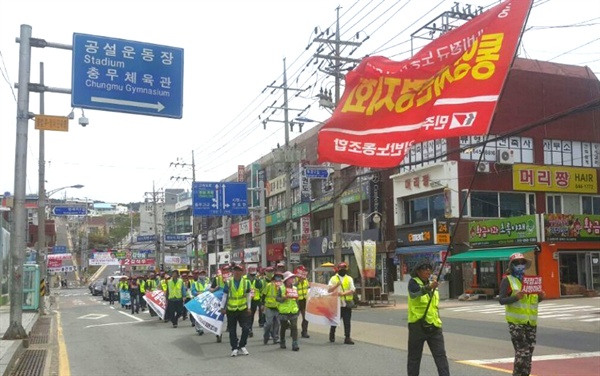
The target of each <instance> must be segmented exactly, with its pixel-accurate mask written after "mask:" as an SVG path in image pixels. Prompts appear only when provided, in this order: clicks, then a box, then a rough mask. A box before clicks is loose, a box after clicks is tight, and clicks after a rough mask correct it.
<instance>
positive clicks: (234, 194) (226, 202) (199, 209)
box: [192, 181, 248, 217]
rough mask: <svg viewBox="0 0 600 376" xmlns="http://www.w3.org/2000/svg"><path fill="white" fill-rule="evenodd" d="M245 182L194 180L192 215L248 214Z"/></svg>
mask: <svg viewBox="0 0 600 376" xmlns="http://www.w3.org/2000/svg"><path fill="white" fill-rule="evenodd" d="M247 188H248V187H247V184H246V183H223V182H216V183H213V182H198V181H197V182H194V183H193V185H192V202H193V205H194V216H196V217H202V216H211V215H248V189H247Z"/></svg>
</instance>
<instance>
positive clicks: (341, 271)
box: [338, 269, 347, 277]
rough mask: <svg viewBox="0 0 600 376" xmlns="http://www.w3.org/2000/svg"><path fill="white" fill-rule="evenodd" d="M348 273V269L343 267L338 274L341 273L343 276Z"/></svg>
mask: <svg viewBox="0 0 600 376" xmlns="http://www.w3.org/2000/svg"><path fill="white" fill-rule="evenodd" d="M346 273H347V271H346V269H342V270H339V271H338V274H339V275H341V276H342V277H343V276H345V275H346Z"/></svg>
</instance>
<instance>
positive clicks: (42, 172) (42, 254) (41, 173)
mask: <svg viewBox="0 0 600 376" xmlns="http://www.w3.org/2000/svg"><path fill="white" fill-rule="evenodd" d="M40 85H44V63H42V62H40ZM43 114H44V92H43V91H42V92H40V115H43ZM39 132H40V133H39V135H40V140H39V157H38V159H39V162H38V241H37V255H36V260H35V261H36V263H37V264H38V265H39V267H40V279H41V283H40V285H41V286H45V288H44V290H42V289H40V314H42V315H45V314H46V300H45V295H46V294H47V291H48V288H49V287H50V284H49V283H48V278H47V274H48V272H47V267H46V266H47V264H46V254H47V253H48V247H46V186H45V183H46V161H45V140H44V130H43V129H40V130H39Z"/></svg>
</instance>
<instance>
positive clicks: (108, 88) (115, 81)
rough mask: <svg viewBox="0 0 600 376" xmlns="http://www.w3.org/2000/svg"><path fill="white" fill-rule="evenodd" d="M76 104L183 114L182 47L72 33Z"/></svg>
mask: <svg viewBox="0 0 600 376" xmlns="http://www.w3.org/2000/svg"><path fill="white" fill-rule="evenodd" d="M71 93H72V94H71V106H72V107H82V108H91V109H95V110H104V111H115V112H129V113H134V114H141V115H152V116H162V117H170V118H176V119H181V117H182V116H183V49H182V48H177V47H168V46H161V45H158V44H150V43H142V42H135V41H130V40H124V39H116V38H108V37H101V36H97V35H88V34H79V33H74V34H73V70H72V79H71Z"/></svg>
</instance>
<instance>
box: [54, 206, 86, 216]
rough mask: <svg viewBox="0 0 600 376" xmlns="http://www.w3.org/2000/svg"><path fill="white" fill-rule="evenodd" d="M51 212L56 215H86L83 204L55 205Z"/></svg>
mask: <svg viewBox="0 0 600 376" xmlns="http://www.w3.org/2000/svg"><path fill="white" fill-rule="evenodd" d="M52 213H53V214H54V215H56V216H60V215H80V216H81V215H86V214H87V209H86V208H85V206H55V207H54V208H52Z"/></svg>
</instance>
